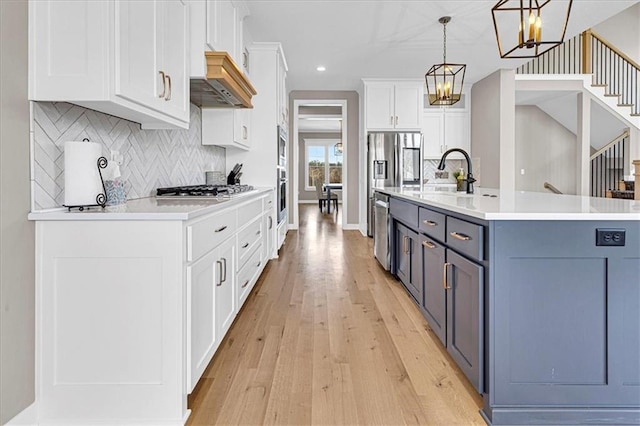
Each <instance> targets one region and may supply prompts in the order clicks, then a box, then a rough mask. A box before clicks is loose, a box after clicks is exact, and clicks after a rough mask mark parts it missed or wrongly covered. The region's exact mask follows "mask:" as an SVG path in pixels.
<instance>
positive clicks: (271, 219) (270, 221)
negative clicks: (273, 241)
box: [269, 216, 273, 229]
mask: <svg viewBox="0 0 640 426" xmlns="http://www.w3.org/2000/svg"><path fill="white" fill-rule="evenodd" d="M272 228H273V218H272V217H271V216H269V229H272Z"/></svg>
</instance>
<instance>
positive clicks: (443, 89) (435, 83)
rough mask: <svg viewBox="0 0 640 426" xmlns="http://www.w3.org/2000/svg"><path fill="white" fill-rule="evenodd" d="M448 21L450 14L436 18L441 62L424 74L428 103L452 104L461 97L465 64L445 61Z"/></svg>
mask: <svg viewBox="0 0 640 426" xmlns="http://www.w3.org/2000/svg"><path fill="white" fill-rule="evenodd" d="M450 21H451V17H450V16H443V17H442V18H440V19H438V22H440V23H441V24H442V31H443V53H442V63H441V64H436V65H433V66H432V67H431V68H430V69H429V71H427V73H426V74H425V76H424V78H425V81H426V83H427V93H428V96H429V104H430V105H441V106H448V105H453V104H455V103H456V102H458V101H459V100H460V98H461V97H462V84H463V83H464V73H465V71H466V70H467V66H466V65H464V64H448V63H447V24H448V23H449V22H450ZM430 81H431V83H429V82H430Z"/></svg>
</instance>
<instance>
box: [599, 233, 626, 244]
mask: <svg viewBox="0 0 640 426" xmlns="http://www.w3.org/2000/svg"><path fill="white" fill-rule="evenodd" d="M624 233H625V231H624V229H596V245H597V246H618V247H623V246H624V236H625V235H624Z"/></svg>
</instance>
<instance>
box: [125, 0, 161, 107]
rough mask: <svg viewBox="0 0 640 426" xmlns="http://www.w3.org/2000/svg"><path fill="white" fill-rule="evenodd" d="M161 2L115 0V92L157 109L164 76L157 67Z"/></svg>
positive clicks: (152, 0)
mask: <svg viewBox="0 0 640 426" xmlns="http://www.w3.org/2000/svg"><path fill="white" fill-rule="evenodd" d="M159 3H160V2H157V1H154V0H149V1H130V2H123V1H118V2H115V18H116V26H115V69H116V75H115V94H116V95H117V96H120V97H122V98H125V99H128V100H130V101H132V102H135V103H138V104H140V105H145V106H148V107H151V108H155V109H158V107H159V103H160V100H161V98H162V97H164V95H165V94H166V92H165V91H166V79H165V78H164V77H165V76H164V75H163V74H162V73H161V71H162V70H161V69H159V67H158V60H159V58H158V53H159V52H158V46H159V40H158V39H159V35H160V31H161V29H160V28H158V27H160V25H158V24H159V23H158V16H159V14H158V10H157V8H158V7H160V4H159Z"/></svg>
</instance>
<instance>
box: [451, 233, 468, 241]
mask: <svg viewBox="0 0 640 426" xmlns="http://www.w3.org/2000/svg"><path fill="white" fill-rule="evenodd" d="M449 235H451V236H452V237H453V238H455V239H457V240H460V241H469V240H470V239H471V237H470V236H468V235H465V234H460V233H459V232H450V233H449Z"/></svg>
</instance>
